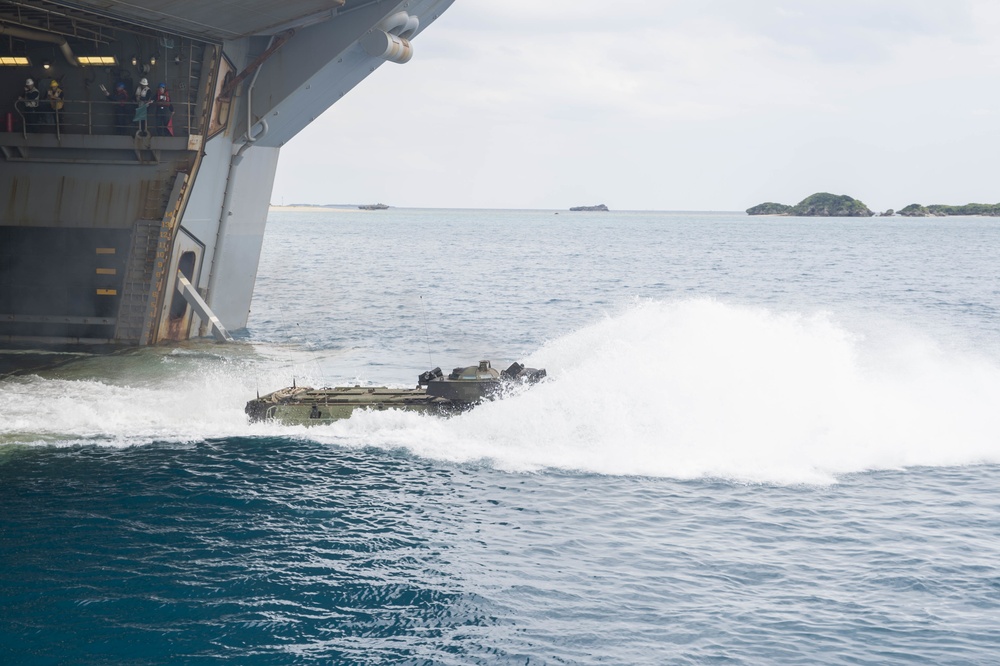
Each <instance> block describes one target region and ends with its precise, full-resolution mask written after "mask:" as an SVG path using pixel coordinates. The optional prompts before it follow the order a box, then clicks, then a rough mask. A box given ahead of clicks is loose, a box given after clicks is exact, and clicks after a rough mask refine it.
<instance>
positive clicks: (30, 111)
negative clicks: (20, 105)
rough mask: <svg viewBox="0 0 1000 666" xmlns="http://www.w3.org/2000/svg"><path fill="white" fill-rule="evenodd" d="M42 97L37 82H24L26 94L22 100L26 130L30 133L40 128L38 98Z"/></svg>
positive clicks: (30, 80) (32, 80)
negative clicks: (36, 85)
mask: <svg viewBox="0 0 1000 666" xmlns="http://www.w3.org/2000/svg"><path fill="white" fill-rule="evenodd" d="M40 95H41V93H39V92H38V88H36V87H35V80H34V79H27V80H26V81H25V82H24V94H22V95H21V99H22V100H24V129H25V130H27V131H28V132H34V131H35V130H36V129H37V126H38V98H39V96H40Z"/></svg>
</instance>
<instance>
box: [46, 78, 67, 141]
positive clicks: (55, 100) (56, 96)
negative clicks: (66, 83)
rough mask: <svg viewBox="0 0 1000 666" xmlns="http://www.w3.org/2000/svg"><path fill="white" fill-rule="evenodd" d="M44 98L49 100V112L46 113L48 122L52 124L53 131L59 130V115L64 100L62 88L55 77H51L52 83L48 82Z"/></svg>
mask: <svg viewBox="0 0 1000 666" xmlns="http://www.w3.org/2000/svg"><path fill="white" fill-rule="evenodd" d="M45 98H46V99H47V100H48V101H49V112H48V113H47V114H46V116H47V119H48V123H49V124H50V125H52V126H53V128H54V131H56V132H59V131H60V129H59V121H60V120H61V118H60V117H59V116H60V113H61V112H62V108H63V105H64V104H65V102H64V101H63V90H62V88H60V87H59V82H58V81H56V80H55V79H52V83H50V84H49V90H48V92H47V93H45Z"/></svg>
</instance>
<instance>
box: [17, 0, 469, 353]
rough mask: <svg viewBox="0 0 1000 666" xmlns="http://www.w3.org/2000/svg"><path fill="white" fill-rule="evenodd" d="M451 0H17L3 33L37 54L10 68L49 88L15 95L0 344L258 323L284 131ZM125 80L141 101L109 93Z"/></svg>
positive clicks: (408, 49)
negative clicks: (37, 97) (166, 99)
mask: <svg viewBox="0 0 1000 666" xmlns="http://www.w3.org/2000/svg"><path fill="white" fill-rule="evenodd" d="M451 2H452V0H411V1H410V2H371V1H369V0H346V2H345V1H344V0H308V1H304V2H294V3H274V2H273V1H268V2H258V1H256V0H251V1H247V2H241V3H239V5H238V9H237V8H236V6H235V5H234V4H233V3H225V2H193V1H190V2H176V1H172V0H137V1H135V2H130V3H116V2H108V1H105V0H90V1H79V2H47V1H46V2H42V1H36V0H24V1H18V2H7V1H0V36H3V37H4V38H5V41H7V42H8V43H9V44H10V45H11V47H12V49H13V50H14V51H17V52H19V53H23V57H24V58H25V62H26V63H27V64H25V65H19V66H8V67H2V68H0V86H3V88H4V89H7V90H21V89H22V87H23V84H24V80H25V79H26V78H28V77H31V78H33V79H35V81H36V83H38V84H40V85H38V89H39V91H40V92H41V96H42V101H40V103H39V105H38V106H37V107H31V106H30V105H29V101H30V100H29V101H26V100H19V101H12V102H11V104H10V105H9V108H8V110H7V112H6V116H5V117H6V120H7V126H6V128H4V129H7V130H8V131H5V132H3V131H0V166H2V169H0V192H2V193H3V197H4V198H3V200H0V215H2V217H0V346H4V345H6V346H22V345H28V346H46V345H65V344H105V345H107V344H110V345H116V346H122V345H124V346H141V345H150V344H157V343H160V342H164V341H176V340H184V339H187V338H191V337H196V336H201V335H209V334H214V335H216V337H226V336H227V335H228V331H234V330H238V329H241V328H244V327H245V326H246V323H247V316H248V313H249V311H250V304H251V299H252V296H253V286H254V280H255V278H256V272H257V265H258V258H259V255H260V248H261V243H262V239H263V234H264V228H265V223H266V219H267V209H268V204H269V200H270V194H271V189H272V185H273V182H274V174H275V169H276V167H277V161H278V154H279V151H280V149H281V146H282V145H284V143H286V142H287V141H288V140H289V139H291V138H292V137H293V136H295V134H297V133H298V132H299V131H300V130H301V129H302V128H304V127H305V126H306V125H308V124H309V122H311V121H312V120H313V119H315V118H316V117H317V116H318V115H320V114H321V113H322V112H323V111H324V110H326V109H327V108H328V107H330V106H331V105H332V104H334V103H335V102H336V101H337V100H338V99H340V98H341V97H342V96H343V95H345V94H346V93H347V92H349V91H350V90H351V89H352V88H353V87H354V86H355V85H357V83H359V82H360V81H361V80H362V79H364V78H365V77H366V76H367V75H368V74H370V73H372V72H374V71H375V70H376V69H377V68H378V67H379V66H380V65H382V64H383V63H385V62H405V61H406V60H408V59H409V57H410V55H411V54H412V48H413V47H412V43H411V40H412V39H413V38H414V37H416V36H417V35H418V34H419V33H420V31H422V30H423V29H424V28H425V27H426V26H427V25H428V24H430V23H431V22H432V21H433V20H434V19H435V18H437V16H439V15H440V14H441V12H443V11H444V10H445V9H447V8H448V6H450V4H451ZM14 55H17V54H14ZM95 56H100V57H105V58H109V59H111V60H108V61H106V62H105V63H103V64H100V65H90V64H87V63H86V59H87V58H88V57H95ZM45 64H48V68H45V66H44V65H45ZM144 77H145V78H147V79H148V81H149V85H150V86H151V87H154V90H155V86H156V85H157V83H159V82H161V81H163V82H165V83H166V84H167V88H168V89H169V93H170V96H171V99H170V104H171V107H172V114H170V115H168V113H169V112H168V111H167V110H165V107H163V105H159V106H158V105H155V104H154V105H151V106H149V107H147V108H146V112H147V114H148V119H147V121H146V123H147V124H146V125H145V126H143V125H142V124H141V120H134V119H135V118H136V113H135V111H136V108H137V105H136V104H134V102H133V100H132V97H133V94H134V91H135V89H136V88H137V87H139V81H140V79H142V78H144ZM52 81H56V82H57V83H58V85H59V86H60V87H61V89H62V91H63V95H64V100H65V101H64V104H63V108H62V109H59V110H58V111H54V110H53V109H51V108H50V107H49V105H48V103H47V102H46V101H45V96H44V95H45V91H47V90H48V89H49V87H50V86H51V82H52ZM118 83H124V84H125V90H126V92H127V93H128V97H129V100H128V101H127V102H121V101H116V100H115V99H114V98H113V96H112V97H111V98H109V97H108V96H106V95H105V90H107V91H109V92H112V93H113V91H114V90H115V87H116V84H118ZM102 88H103V89H102ZM140 115H141V114H140ZM165 118H169V120H170V123H169V125H167V123H166V122H165V121H164V119H165Z"/></svg>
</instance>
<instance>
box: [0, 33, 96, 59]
mask: <svg viewBox="0 0 1000 666" xmlns="http://www.w3.org/2000/svg"><path fill="white" fill-rule="evenodd" d="M0 35H9V36H11V37H16V38H17V39H26V40H28V41H30V42H48V43H50V44H55V45H57V46H58V47H59V50H60V51H62V54H63V55H64V56H65V57H66V62H68V63H69V64H71V65H72V66H73V67H79V66H80V61H78V60H77V59H76V56H75V55H73V49H71V48H70V46H69V44H68V43H67V42H66V39H65V38H64V37H60V36H59V35H53V34H51V33H48V32H42V31H41V30H29V29H28V28H19V27H17V26H13V25H4V24H3V23H0Z"/></svg>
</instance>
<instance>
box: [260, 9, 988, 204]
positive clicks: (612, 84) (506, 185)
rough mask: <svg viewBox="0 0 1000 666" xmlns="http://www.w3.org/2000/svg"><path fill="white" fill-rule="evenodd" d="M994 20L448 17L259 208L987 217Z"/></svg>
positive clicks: (330, 121)
mask: <svg viewBox="0 0 1000 666" xmlns="http://www.w3.org/2000/svg"><path fill="white" fill-rule="evenodd" d="M998 35H1000V2H997V0H948V1H947V2H945V1H944V0H835V1H831V0H782V1H780V2H770V1H764V0H761V1H756V0H616V1H615V2H607V0H600V1H598V0H574V1H573V2H569V1H568V0H505V1H504V2H496V1H492V0H456V2H455V4H454V5H452V7H451V9H449V10H448V11H447V12H445V13H444V14H443V15H442V16H441V18H439V19H438V20H437V21H436V22H435V23H434V24H432V25H431V26H429V27H428V28H427V29H426V30H425V31H424V32H422V33H421V34H420V35H418V36H417V38H416V39H415V40H414V43H413V45H414V57H413V59H412V60H411V61H410V62H409V63H407V64H405V65H395V64H391V63H387V64H385V65H383V66H382V67H381V68H379V69H378V70H377V71H376V72H375V73H374V74H372V75H371V76H369V77H368V78H367V79H366V80H364V81H362V82H361V84H359V85H358V86H357V87H356V88H355V89H354V90H353V91H352V92H351V93H349V94H348V95H347V96H346V97H344V99H342V100H341V101H340V102H338V103H337V104H335V105H334V106H333V107H332V108H331V109H330V110H329V111H327V112H326V113H325V114H324V115H323V116H321V117H320V118H318V119H317V120H316V121H315V122H313V123H312V125H310V126H309V127H308V128H306V129H305V130H304V131H303V132H302V133H300V134H299V135H298V136H297V137H295V139H293V140H292V141H291V142H290V143H288V144H287V145H286V146H285V147H284V148H283V149H282V154H281V159H280V163H279V166H278V176H277V179H276V181H275V187H274V193H273V195H272V199H271V200H272V202H274V203H281V202H282V201H284V203H374V202H379V201H381V202H385V203H387V204H390V205H393V206H416V207H446V208H460V207H470V208H552V209H565V208H568V207H569V206H575V205H582V204H596V203H605V204H607V205H608V206H609V207H611V208H612V209H617V210H743V209H745V208H747V207H749V206H752V205H754V204H757V203H760V202H763V201H777V202H781V203H789V204H794V203H797V202H798V201H799V200H801V199H802V198H804V197H805V196H807V195H809V194H812V193H813V192H819V191H827V192H833V193H835V194H849V195H851V196H854V197H856V198H858V199H861V200H862V201H864V202H865V203H866V204H868V206H869V207H870V208H872V209H875V210H879V211H881V210H884V209H886V208H896V209H899V208H902V207H903V206H905V205H907V204H910V203H914V202H918V203H923V204H931V203H947V204H964V203H969V202H990V203H996V202H1000V165H998V161H1000V154H998V147H1000V146H998V138H1000V126H998V125H1000V37H998Z"/></svg>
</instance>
